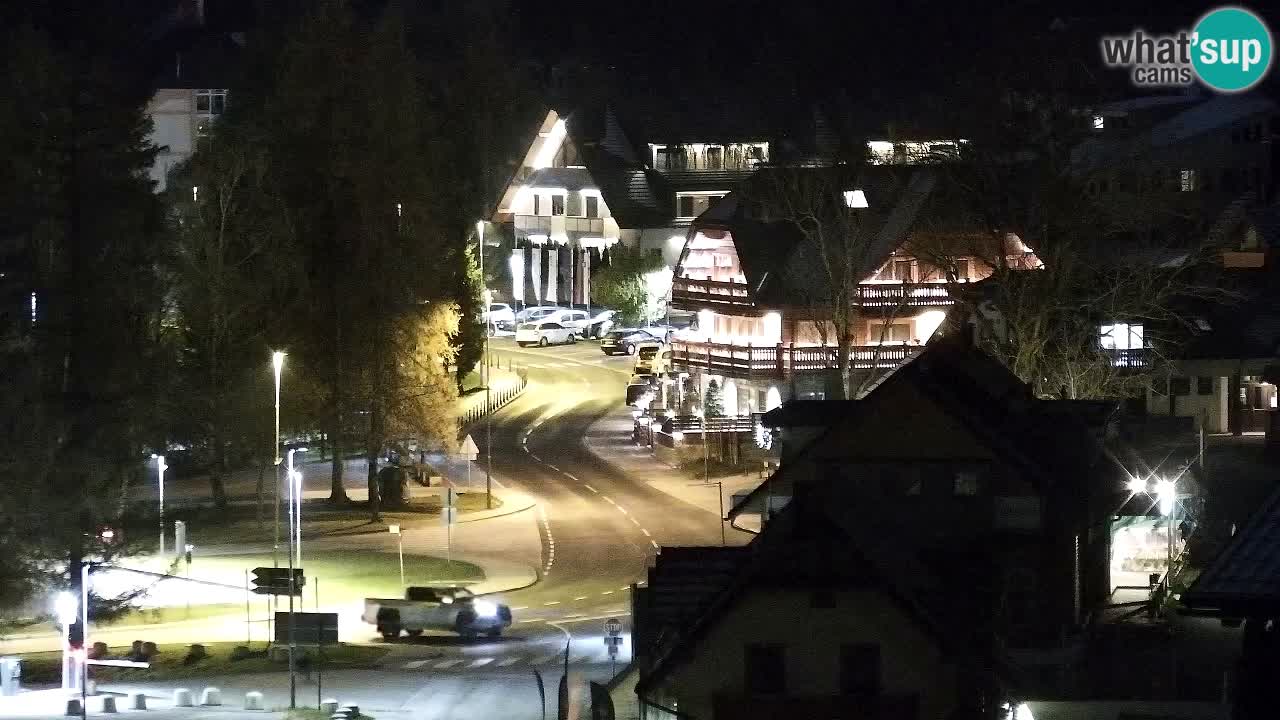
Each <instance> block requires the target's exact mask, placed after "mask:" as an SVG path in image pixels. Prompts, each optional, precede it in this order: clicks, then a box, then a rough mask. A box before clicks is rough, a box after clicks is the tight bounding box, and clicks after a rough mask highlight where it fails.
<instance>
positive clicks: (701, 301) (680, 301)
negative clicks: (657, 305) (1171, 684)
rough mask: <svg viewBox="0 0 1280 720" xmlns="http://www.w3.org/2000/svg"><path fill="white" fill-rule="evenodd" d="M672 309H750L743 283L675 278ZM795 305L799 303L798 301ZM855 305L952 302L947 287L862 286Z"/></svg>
mask: <svg viewBox="0 0 1280 720" xmlns="http://www.w3.org/2000/svg"><path fill="white" fill-rule="evenodd" d="M671 299H672V303H673V305H674V306H675V307H676V308H677V309H680V310H698V309H700V308H702V307H705V306H708V305H710V306H712V307H716V306H721V307H752V306H753V305H754V302H753V300H752V298H751V293H750V292H749V291H748V289H747V285H746V284H745V283H736V282H725V281H722V280H695V279H692V278H676V279H675V282H674V283H673V284H672V286H671ZM797 302H798V300H797ZM857 302H858V305H859V306H860V307H864V308H893V307H904V308H921V307H944V306H948V305H952V304H954V303H955V300H953V299H952V298H951V295H950V294H949V293H948V292H947V284H946V283H864V284H861V285H859V286H858V299H857Z"/></svg>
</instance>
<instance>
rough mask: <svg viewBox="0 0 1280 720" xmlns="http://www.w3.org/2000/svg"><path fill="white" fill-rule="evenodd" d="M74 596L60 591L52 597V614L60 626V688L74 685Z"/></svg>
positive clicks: (68, 687) (75, 605)
mask: <svg viewBox="0 0 1280 720" xmlns="http://www.w3.org/2000/svg"><path fill="white" fill-rule="evenodd" d="M77 609H78V607H77V603H76V596H75V595H72V594H71V593H69V592H67V591H65V590H64V591H62V592H60V593H58V594H57V595H55V596H54V598H53V614H54V615H57V616H58V624H59V625H61V626H62V689H63V690H70V689H71V688H72V687H74V683H75V675H74V671H73V669H72V667H71V624H72V623H74V622H75V621H76V610H77Z"/></svg>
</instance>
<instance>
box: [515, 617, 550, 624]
mask: <svg viewBox="0 0 1280 720" xmlns="http://www.w3.org/2000/svg"><path fill="white" fill-rule="evenodd" d="M531 622H546V620H543V619H542V618H534V619H532V620H517V621H516V624H517V625H519V624H520V623H531Z"/></svg>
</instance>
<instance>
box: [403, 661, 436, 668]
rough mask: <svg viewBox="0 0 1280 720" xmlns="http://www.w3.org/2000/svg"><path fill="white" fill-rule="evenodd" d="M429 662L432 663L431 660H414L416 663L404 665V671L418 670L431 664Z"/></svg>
mask: <svg viewBox="0 0 1280 720" xmlns="http://www.w3.org/2000/svg"><path fill="white" fill-rule="evenodd" d="M429 662H431V661H430V660H414V661H412V662H407V663H405V664H404V669H405V670H417V669H418V668H420V667H422V666H423V665H426V664H427V663H429Z"/></svg>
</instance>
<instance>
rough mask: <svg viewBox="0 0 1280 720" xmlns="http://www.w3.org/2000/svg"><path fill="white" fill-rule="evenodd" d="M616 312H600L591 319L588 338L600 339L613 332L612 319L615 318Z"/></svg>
mask: <svg viewBox="0 0 1280 720" xmlns="http://www.w3.org/2000/svg"><path fill="white" fill-rule="evenodd" d="M617 315H618V311H617V310H602V311H600V312H598V313H596V314H595V315H594V316H593V317H592V318H591V329H590V332H591V334H590V335H588V337H593V338H602V337H604V336H605V335H607V334H608V333H609V331H611V330H613V325H614V319H615V318H616V317H617Z"/></svg>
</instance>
